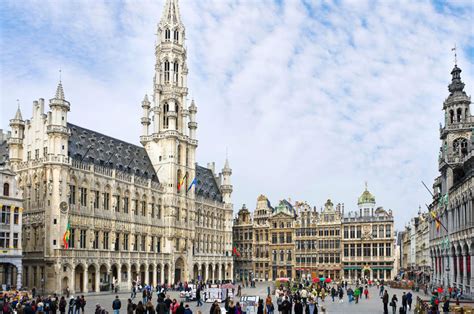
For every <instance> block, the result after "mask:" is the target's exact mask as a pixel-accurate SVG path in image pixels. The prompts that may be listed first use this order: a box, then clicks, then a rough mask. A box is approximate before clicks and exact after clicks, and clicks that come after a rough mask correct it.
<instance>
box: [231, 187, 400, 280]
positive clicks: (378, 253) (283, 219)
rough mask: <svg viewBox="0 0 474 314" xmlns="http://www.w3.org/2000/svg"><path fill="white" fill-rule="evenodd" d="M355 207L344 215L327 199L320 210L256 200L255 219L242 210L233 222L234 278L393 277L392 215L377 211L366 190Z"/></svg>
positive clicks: (393, 238)
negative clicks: (273, 205)
mask: <svg viewBox="0 0 474 314" xmlns="http://www.w3.org/2000/svg"><path fill="white" fill-rule="evenodd" d="M358 205H359V210H358V211H356V212H353V213H348V214H347V215H346V216H345V215H344V204H337V205H336V206H335V207H334V205H333V203H332V202H331V200H328V201H327V202H326V204H325V205H324V208H323V209H321V211H318V210H316V208H314V207H313V208H311V206H309V205H308V204H307V203H305V202H296V203H295V204H291V203H290V202H289V201H287V200H282V201H280V203H279V205H278V206H276V207H275V208H273V207H272V206H271V204H270V202H269V201H268V199H267V198H266V197H265V196H263V195H261V196H259V197H258V200H257V208H256V209H255V211H254V213H253V217H252V214H251V213H250V212H249V211H248V209H247V208H243V209H241V210H240V211H239V213H238V215H237V218H236V219H235V220H234V229H233V230H234V241H235V245H236V247H237V248H238V251H239V252H242V254H241V256H235V257H234V258H235V261H236V263H235V265H236V279H255V280H258V281H266V280H274V279H276V278H278V277H290V278H293V279H297V280H300V279H302V280H303V279H311V278H316V277H323V276H324V277H326V278H332V279H333V280H340V279H356V278H362V277H367V278H369V279H392V278H393V277H394V276H395V271H394V266H395V265H394V263H395V257H394V256H395V233H394V226H393V215H392V212H391V211H385V210H384V209H383V208H381V207H378V208H376V207H375V198H374V197H373V196H372V194H370V192H368V191H367V190H365V191H364V192H363V193H362V195H361V197H360V198H359V202H358ZM252 233H253V235H252ZM267 235H268V237H267ZM267 248H268V249H267Z"/></svg>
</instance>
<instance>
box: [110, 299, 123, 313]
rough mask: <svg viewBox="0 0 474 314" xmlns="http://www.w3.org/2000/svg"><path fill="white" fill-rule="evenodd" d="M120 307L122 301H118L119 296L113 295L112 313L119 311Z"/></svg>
mask: <svg viewBox="0 0 474 314" xmlns="http://www.w3.org/2000/svg"><path fill="white" fill-rule="evenodd" d="M121 307H122V302H120V299H119V296H118V295H116V296H115V300H114V301H113V302H112V310H114V314H119V313H120V308H121Z"/></svg>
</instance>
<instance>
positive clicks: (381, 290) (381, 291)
mask: <svg viewBox="0 0 474 314" xmlns="http://www.w3.org/2000/svg"><path fill="white" fill-rule="evenodd" d="M384 288H385V287H384V286H383V284H381V285H380V292H379V296H383V295H384V293H383V291H384Z"/></svg>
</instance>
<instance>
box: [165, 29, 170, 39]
mask: <svg viewBox="0 0 474 314" xmlns="http://www.w3.org/2000/svg"><path fill="white" fill-rule="evenodd" d="M170 38H171V31H170V30H169V29H165V41H170Z"/></svg>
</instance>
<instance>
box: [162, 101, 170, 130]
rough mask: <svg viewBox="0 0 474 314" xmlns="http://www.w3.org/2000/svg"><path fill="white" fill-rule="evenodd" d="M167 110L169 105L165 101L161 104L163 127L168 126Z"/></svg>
mask: <svg viewBox="0 0 474 314" xmlns="http://www.w3.org/2000/svg"><path fill="white" fill-rule="evenodd" d="M169 110H170V106H169V105H168V103H165V104H164V105H163V128H164V129H167V128H168V122H169V119H168V111H169Z"/></svg>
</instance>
